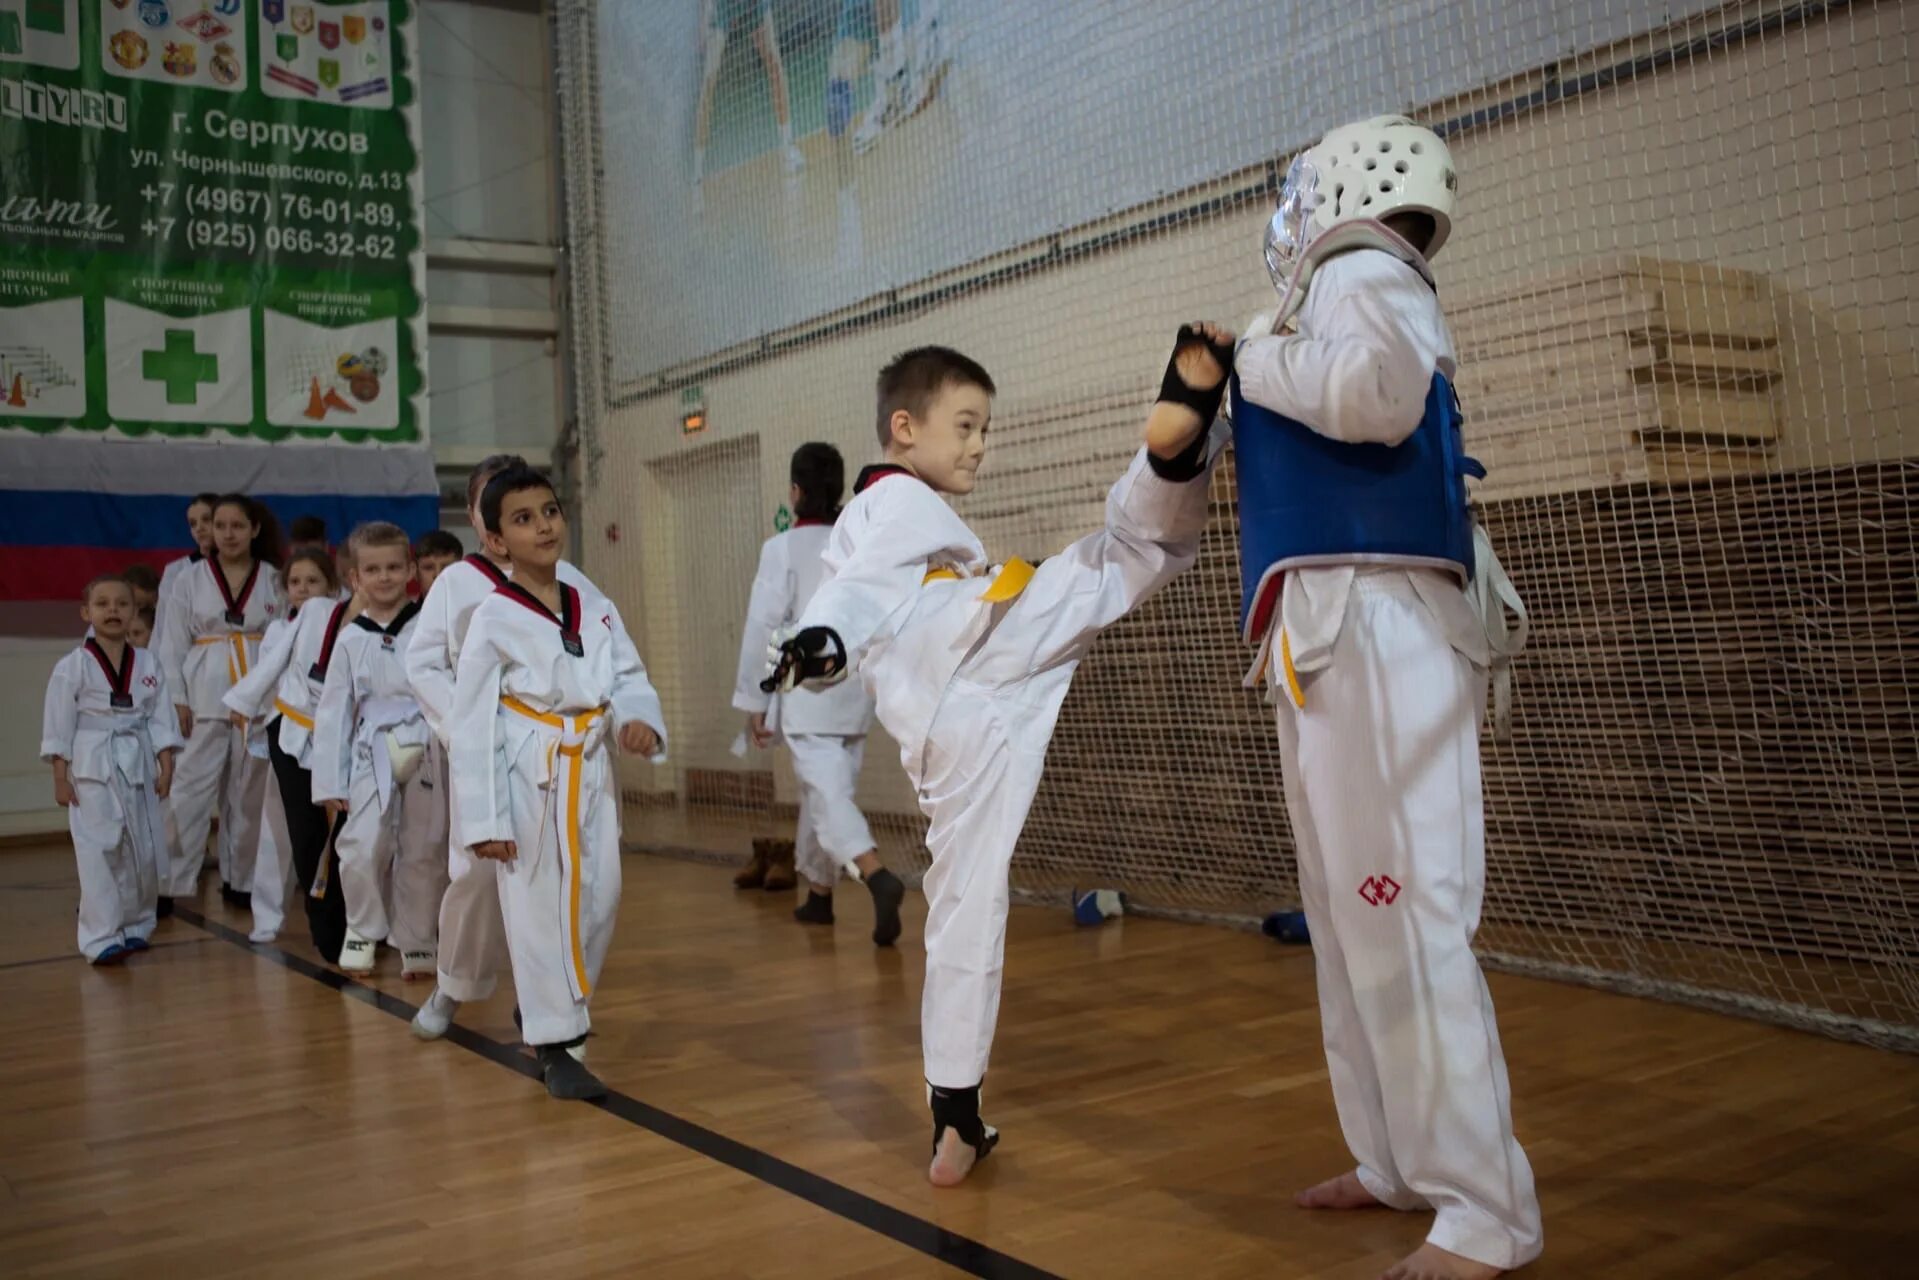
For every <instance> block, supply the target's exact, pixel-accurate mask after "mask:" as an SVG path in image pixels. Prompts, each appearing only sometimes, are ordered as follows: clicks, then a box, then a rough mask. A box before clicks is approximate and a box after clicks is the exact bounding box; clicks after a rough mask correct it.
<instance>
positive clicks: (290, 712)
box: [273, 698, 313, 733]
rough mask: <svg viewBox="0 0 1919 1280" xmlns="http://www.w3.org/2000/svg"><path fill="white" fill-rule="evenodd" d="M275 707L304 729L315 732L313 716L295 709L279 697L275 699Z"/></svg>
mask: <svg viewBox="0 0 1919 1280" xmlns="http://www.w3.org/2000/svg"><path fill="white" fill-rule="evenodd" d="M273 709H274V710H275V711H278V712H279V713H280V714H281V715H283V716H285V717H286V718H287V719H289V720H291V721H293V723H295V724H297V725H299V726H300V727H301V728H302V729H305V730H306V731H307V732H308V733H312V732H313V717H312V716H303V715H301V714H300V713H299V712H298V711H295V710H294V709H293V708H292V707H289V706H288V705H287V704H286V703H284V702H282V701H281V700H280V699H278V698H275V699H274V700H273Z"/></svg>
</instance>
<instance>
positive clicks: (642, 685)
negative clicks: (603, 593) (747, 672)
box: [607, 600, 759, 764]
mask: <svg viewBox="0 0 1919 1280" xmlns="http://www.w3.org/2000/svg"><path fill="white" fill-rule="evenodd" d="M607 608H608V610H609V611H610V612H611V614H612V626H613V724H614V727H615V728H616V729H617V728H624V727H625V726H626V725H629V724H632V723H634V722H636V721H637V722H638V723H640V724H643V725H645V726H646V727H647V728H649V729H651V730H652V731H653V732H654V734H656V735H657V736H658V737H659V740H660V745H659V749H658V750H657V751H655V752H654V753H653V754H652V755H650V756H648V757H647V759H649V760H651V761H652V762H653V763H654V764H661V763H663V762H664V761H665V760H666V712H665V710H664V709H662V708H661V706H660V695H659V691H658V690H656V689H654V687H653V682H652V681H651V680H649V679H648V678H647V675H646V664H645V663H643V662H641V661H640V651H639V650H638V649H636V648H634V647H633V637H632V636H630V635H628V634H627V630H626V622H625V620H624V619H622V618H621V617H620V610H619V607H618V606H617V605H615V604H613V602H612V601H610V600H609V601H608V602H607ZM753 688H754V690H755V691H756V692H757V691H758V689H759V680H758V677H755V678H754V682H753Z"/></svg>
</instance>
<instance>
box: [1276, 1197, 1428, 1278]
mask: <svg viewBox="0 0 1919 1280" xmlns="http://www.w3.org/2000/svg"><path fill="white" fill-rule="evenodd" d="M1293 1201H1294V1203H1296V1204H1297V1205H1299V1207H1300V1208H1302V1209H1378V1208H1382V1207H1383V1206H1382V1205H1381V1204H1380V1203H1379V1197H1378V1196H1376V1195H1374V1194H1373V1193H1372V1192H1370V1191H1368V1190H1366V1184H1365V1183H1363V1182H1361V1181H1360V1180H1359V1175H1358V1174H1357V1173H1342V1174H1340V1175H1339V1176H1338V1177H1337V1178H1328V1179H1326V1181H1324V1182H1322V1183H1320V1184H1319V1185H1318V1186H1316V1187H1308V1188H1306V1189H1305V1190H1304V1191H1302V1192H1300V1193H1299V1194H1298V1195H1296V1196H1294V1197H1293ZM1401 1265H1404V1264H1401ZM1395 1280H1398V1278H1397V1277H1395Z"/></svg>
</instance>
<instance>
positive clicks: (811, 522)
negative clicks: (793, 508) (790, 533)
mask: <svg viewBox="0 0 1919 1280" xmlns="http://www.w3.org/2000/svg"><path fill="white" fill-rule="evenodd" d="M793 527H794V528H795V529H831V528H832V527H833V522H832V521H831V520H822V519H820V518H819V517H817V516H807V517H806V518H805V519H802V520H795V521H794V522H793Z"/></svg>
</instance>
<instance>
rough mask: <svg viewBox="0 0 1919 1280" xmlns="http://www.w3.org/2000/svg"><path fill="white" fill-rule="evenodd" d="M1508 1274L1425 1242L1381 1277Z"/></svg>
mask: <svg viewBox="0 0 1919 1280" xmlns="http://www.w3.org/2000/svg"><path fill="white" fill-rule="evenodd" d="M1504 1274H1506V1273H1505V1272H1504V1271H1502V1270H1500V1269H1499V1268H1498V1267H1493V1266H1488V1265H1487V1264H1485V1263H1483V1262H1474V1261H1473V1260H1472V1259H1471V1258H1462V1257H1460V1256H1459V1255H1458V1254H1456V1253H1447V1252H1446V1251H1445V1250H1444V1249H1442V1248H1440V1247H1439V1246H1438V1245H1436V1244H1422V1245H1420V1246H1419V1247H1418V1248H1417V1249H1415V1250H1413V1251H1412V1252H1411V1253H1409V1254H1407V1255H1406V1256H1405V1257H1403V1258H1401V1259H1400V1260H1399V1261H1398V1262H1396V1263H1394V1264H1393V1268H1392V1270H1390V1271H1388V1272H1387V1273H1386V1274H1385V1275H1383V1276H1381V1277H1380V1280H1493V1277H1494V1276H1501V1275H1504Z"/></svg>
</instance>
